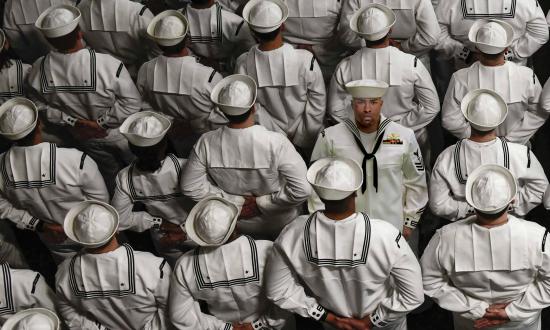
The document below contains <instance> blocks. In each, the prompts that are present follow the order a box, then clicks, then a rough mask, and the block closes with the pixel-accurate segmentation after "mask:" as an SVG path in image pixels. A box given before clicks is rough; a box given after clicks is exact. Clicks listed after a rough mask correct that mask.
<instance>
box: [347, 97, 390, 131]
mask: <svg viewBox="0 0 550 330" xmlns="http://www.w3.org/2000/svg"><path fill="white" fill-rule="evenodd" d="M383 103H384V101H382V99H381V98H375V99H358V98H354V99H353V101H352V103H351V105H352V107H353V112H354V114H355V121H356V122H357V123H358V124H359V125H361V126H370V125H372V124H373V123H376V122H378V120H379V119H380V110H381V109H382V104H383Z"/></svg>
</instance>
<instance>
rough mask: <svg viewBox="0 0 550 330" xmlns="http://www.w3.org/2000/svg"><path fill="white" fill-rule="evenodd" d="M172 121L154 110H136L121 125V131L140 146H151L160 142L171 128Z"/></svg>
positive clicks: (131, 141) (134, 143)
mask: <svg viewBox="0 0 550 330" xmlns="http://www.w3.org/2000/svg"><path fill="white" fill-rule="evenodd" d="M170 126H172V122H171V121H170V119H168V118H167V117H165V116H163V115H161V114H160V113H158V112H154V111H141V112H136V113H134V114H132V115H131V116H129V117H128V118H126V120H125V121H124V122H123V123H122V125H120V128H119V130H120V133H122V135H124V136H125V137H126V138H127V139H128V141H130V143H132V144H133V145H135V146H138V147H150V146H154V145H155V144H157V143H159V142H160V141H161V140H162V139H163V138H164V136H165V135H166V133H168V131H169V130H170Z"/></svg>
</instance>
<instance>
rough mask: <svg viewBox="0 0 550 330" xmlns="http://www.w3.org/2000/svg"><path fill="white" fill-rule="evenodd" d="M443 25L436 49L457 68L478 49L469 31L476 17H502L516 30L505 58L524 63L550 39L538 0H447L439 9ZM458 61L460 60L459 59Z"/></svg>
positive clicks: (437, 12) (438, 15) (439, 19)
mask: <svg viewBox="0 0 550 330" xmlns="http://www.w3.org/2000/svg"><path fill="white" fill-rule="evenodd" d="M436 15H437V19H438V21H439V26H440V27H441V34H440V35H439V41H438V43H437V45H436V47H435V49H436V50H438V51H440V52H441V53H443V55H444V56H446V57H447V58H453V59H455V67H457V68H461V67H464V60H465V59H466V58H467V57H468V55H469V53H470V51H475V48H474V47H473V45H472V44H471V43H470V42H469V40H468V32H469V31H470V27H471V26H472V24H473V23H474V21H475V20H476V19H490V18H494V19H499V20H503V21H505V22H506V23H508V24H510V25H511V26H512V27H513V29H514V41H513V42H512V45H511V46H510V47H509V51H508V52H507V53H506V58H507V59H508V60H512V61H514V62H517V63H520V64H523V65H525V64H526V63H527V58H529V57H530V56H531V55H533V54H534V53H535V52H536V51H537V50H538V49H539V48H540V47H541V46H542V45H544V44H545V43H546V42H547V41H548V25H547V24H546V22H545V18H544V13H543V11H542V9H541V7H540V6H539V4H538V2H537V1H536V0H524V1H521V0H502V1H490V0H481V1H480V0H448V1H441V2H440V4H439V5H438V7H437V9H436ZM456 60H458V62H456Z"/></svg>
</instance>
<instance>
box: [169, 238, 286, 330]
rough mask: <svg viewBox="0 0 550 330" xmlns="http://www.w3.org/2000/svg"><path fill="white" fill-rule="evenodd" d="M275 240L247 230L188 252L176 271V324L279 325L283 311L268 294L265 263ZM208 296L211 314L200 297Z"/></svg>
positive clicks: (173, 316) (197, 326)
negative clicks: (255, 236) (250, 234)
mask: <svg viewBox="0 0 550 330" xmlns="http://www.w3.org/2000/svg"><path fill="white" fill-rule="evenodd" d="M272 245H273V243H272V242H269V241H256V240H253V239H252V238H250V237H248V236H241V237H239V238H237V239H236V240H234V241H232V242H230V243H226V244H224V245H221V246H218V247H198V248H196V249H194V250H193V251H189V252H187V253H186V254H184V255H183V256H182V257H181V258H180V260H178V263H177V265H176V267H175V268H174V273H173V276H172V286H171V288H170V304H169V305H170V306H171V308H170V319H171V321H172V323H173V324H174V326H175V327H176V328H177V329H180V330H183V329H189V330H194V329H231V324H232V323H233V322H239V323H251V324H252V327H253V328H254V329H281V328H282V327H283V326H284V324H285V322H284V316H285V315H284V313H283V312H282V311H280V310H278V308H276V307H275V306H273V305H272V303H271V302H270V301H268V300H267V298H266V296H265V288H264V287H263V283H264V268H265V264H266V261H267V260H266V259H267V256H268V254H269V252H270V251H271V247H272ZM199 301H202V302H205V303H206V305H207V306H208V311H209V313H210V315H209V314H205V313H202V312H201V310H200V307H199V304H198V302H199Z"/></svg>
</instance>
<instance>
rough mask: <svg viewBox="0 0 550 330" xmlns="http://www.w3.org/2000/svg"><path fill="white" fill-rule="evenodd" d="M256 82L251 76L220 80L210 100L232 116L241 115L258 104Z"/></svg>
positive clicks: (235, 75)
mask: <svg viewBox="0 0 550 330" xmlns="http://www.w3.org/2000/svg"><path fill="white" fill-rule="evenodd" d="M256 94H257V87H256V82H255V81H254V79H252V78H251V77H250V76H247V75H243V74H234V75H231V76H228V77H225V78H224V79H222V80H220V81H219V82H218V83H217V84H216V86H214V88H213V89H212V92H211V94H210V99H211V100H212V102H214V104H216V105H217V106H218V107H219V108H220V110H221V111H223V112H224V113H226V114H228V115H230V116H238V115H241V114H243V113H245V112H247V111H248V110H250V108H251V107H252V106H253V105H254V103H255V102H256Z"/></svg>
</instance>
